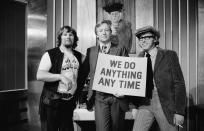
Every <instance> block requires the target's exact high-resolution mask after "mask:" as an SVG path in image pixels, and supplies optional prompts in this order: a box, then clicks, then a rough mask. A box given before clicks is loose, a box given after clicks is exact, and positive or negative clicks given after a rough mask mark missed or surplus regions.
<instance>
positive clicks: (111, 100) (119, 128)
mask: <svg viewBox="0 0 204 131" xmlns="http://www.w3.org/2000/svg"><path fill="white" fill-rule="evenodd" d="M95 34H96V37H97V40H98V45H96V46H94V47H91V48H88V49H87V54H86V58H85V60H84V63H83V64H82V72H83V73H81V74H82V75H80V77H82V78H80V79H83V80H85V78H86V77H87V76H88V74H89V75H90V85H89V90H88V95H87V101H88V103H91V102H94V104H95V122H96V131H124V130H123V125H124V119H125V112H126V111H127V110H128V104H127V102H126V100H125V97H124V96H123V95H121V94H108V93H103V92H98V91H93V90H92V85H93V79H94V73H95V70H97V69H96V64H97V57H98V53H99V52H101V53H106V54H110V55H117V56H128V52H127V50H126V48H125V47H123V46H121V45H118V44H114V43H112V42H111V40H110V37H111V22H110V21H108V20H104V21H102V22H101V23H99V24H97V25H96V26H95ZM104 59H105V58H104ZM82 84H83V82H82Z"/></svg>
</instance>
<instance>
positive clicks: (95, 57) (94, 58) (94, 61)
mask: <svg viewBox="0 0 204 131" xmlns="http://www.w3.org/2000/svg"><path fill="white" fill-rule="evenodd" d="M99 49H100V46H96V47H95V48H93V52H92V53H93V54H92V56H93V63H95V64H96V63H97V59H98V53H99Z"/></svg>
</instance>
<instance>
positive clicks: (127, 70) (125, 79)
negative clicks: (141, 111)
mask: <svg viewBox="0 0 204 131" xmlns="http://www.w3.org/2000/svg"><path fill="white" fill-rule="evenodd" d="M104 58H106V59H104ZM146 71H147V58H137V57H134V58H133V57H121V56H113V55H107V54H101V53H99V55H98V61H97V65H96V71H95V76H94V82H93V90H96V91H100V92H105V93H110V94H114V95H116V96H117V95H118V97H120V95H130V96H142V97H144V96H145V91H146ZM119 94H120V95H119Z"/></svg>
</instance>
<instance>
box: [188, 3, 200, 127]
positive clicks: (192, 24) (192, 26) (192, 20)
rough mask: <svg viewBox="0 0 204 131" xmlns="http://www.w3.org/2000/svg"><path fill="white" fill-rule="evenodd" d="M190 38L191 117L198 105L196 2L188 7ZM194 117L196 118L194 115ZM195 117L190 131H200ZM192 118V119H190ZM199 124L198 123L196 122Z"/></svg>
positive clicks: (190, 125)
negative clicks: (194, 122)
mask: <svg viewBox="0 0 204 131" xmlns="http://www.w3.org/2000/svg"><path fill="white" fill-rule="evenodd" d="M188 9H189V10H188V14H189V17H188V23H189V24H188V29H189V30H188V32H189V33H188V34H189V35H188V38H189V45H188V46H189V49H188V52H189V54H188V56H189V58H188V59H189V97H190V99H192V103H191V104H192V105H189V107H190V109H191V108H192V109H193V110H190V112H189V113H190V116H192V115H193V113H194V112H195V108H194V107H195V105H197V104H198V103H197V83H196V82H197V36H196V35H197V30H196V29H197V27H196V26H197V4H196V1H195V0H189V5H188ZM194 117H197V116H195V114H194ZM194 117H192V119H191V121H190V123H189V130H191V129H194V130H198V128H197V123H196V125H193V122H192V121H194ZM190 118H191V117H190ZM196 122H198V121H196Z"/></svg>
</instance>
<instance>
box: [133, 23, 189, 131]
mask: <svg viewBox="0 0 204 131" xmlns="http://www.w3.org/2000/svg"><path fill="white" fill-rule="evenodd" d="M135 35H136V37H137V38H138V39H139V46H140V47H141V49H142V51H141V53H140V54H139V56H146V57H148V56H149V58H150V62H151V64H152V65H151V67H152V68H151V67H150V68H151V71H152V78H151V79H149V78H148V77H147V87H146V88H147V91H150V93H147V94H150V95H147V96H146V97H145V98H143V99H140V104H139V107H138V111H137V114H136V116H135V122H134V127H133V131H148V130H149V128H150V127H151V125H152V123H153V121H154V120H156V121H157V123H158V125H159V128H160V130H161V131H177V129H178V128H177V127H178V126H180V127H182V124H183V123H184V114H185V107H186V90H185V88H186V87H185V82H184V78H183V74H182V70H181V67H180V64H179V60H178V56H177V54H176V52H175V51H171V50H166V49H161V48H159V47H158V44H159V38H160V33H159V31H158V30H156V29H155V28H154V27H152V26H146V27H143V28H140V29H138V30H137V31H136V33H135ZM147 70H148V69H147ZM147 72H149V71H147ZM150 74H151V73H150ZM147 76H149V75H148V73H147Z"/></svg>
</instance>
